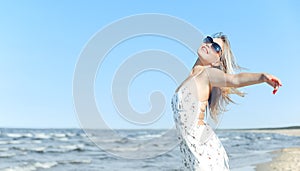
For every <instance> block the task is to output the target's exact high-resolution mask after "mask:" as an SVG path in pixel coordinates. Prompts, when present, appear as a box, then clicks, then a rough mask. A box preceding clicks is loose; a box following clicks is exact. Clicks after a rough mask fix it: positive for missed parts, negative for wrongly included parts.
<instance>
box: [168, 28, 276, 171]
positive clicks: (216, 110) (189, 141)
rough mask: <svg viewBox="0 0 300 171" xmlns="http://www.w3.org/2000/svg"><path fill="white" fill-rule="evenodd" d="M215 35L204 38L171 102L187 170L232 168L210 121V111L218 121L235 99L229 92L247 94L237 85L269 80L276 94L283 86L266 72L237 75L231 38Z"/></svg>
mask: <svg viewBox="0 0 300 171" xmlns="http://www.w3.org/2000/svg"><path fill="white" fill-rule="evenodd" d="M212 37H213V38H212ZM212 37H210V36H207V37H206V38H205V39H204V40H203V43H202V44H201V46H200V47H199V49H198V52H197V53H198V59H197V61H196V63H195V65H194V66H193V69H192V71H191V73H190V75H189V76H188V77H187V78H186V79H185V80H184V81H183V82H182V83H181V85H180V86H179V87H178V88H177V89H176V91H175V94H174V96H173V98H172V102H171V103H172V110H173V112H174V120H175V123H176V130H177V133H178V139H179V142H180V143H179V147H180V151H181V154H182V158H183V164H184V168H185V170H201V171H202V170H204V171H205V170H214V171H223V170H229V165H228V156H227V153H226V151H225V149H224V147H223V145H222V144H221V142H220V140H219V139H218V137H217V136H216V134H215V133H214V131H213V129H212V127H211V126H210V124H208V123H207V113H208V112H209V114H210V117H211V118H212V119H213V120H214V121H215V123H217V122H218V115H219V114H220V113H222V112H224V111H225V110H226V108H225V107H226V105H227V104H229V103H230V102H233V101H232V100H231V98H230V97H229V94H237V95H239V96H243V95H244V94H243V93H242V92H240V91H239V90H238V89H237V88H238V87H243V86H248V85H253V84H258V83H263V82H266V83H268V84H269V85H270V86H272V87H273V88H274V90H273V94H275V93H276V91H277V90H278V88H279V86H281V81H280V80H279V79H278V78H276V77H275V76H273V75H270V74H267V73H240V74H234V71H235V70H236V69H239V66H238V65H237V64H236V62H235V60H234V56H233V53H232V51H231V48H230V43H229V40H228V39H227V37H226V36H225V35H223V34H222V33H217V34H215V35H214V36H212ZM205 118H206V120H205Z"/></svg>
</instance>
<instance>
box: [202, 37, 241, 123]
mask: <svg viewBox="0 0 300 171" xmlns="http://www.w3.org/2000/svg"><path fill="white" fill-rule="evenodd" d="M212 37H213V38H220V39H222V41H223V44H224V45H223V49H222V55H221V58H220V60H221V62H220V66H219V69H221V70H222V71H224V72H225V73H228V74H234V73H235V71H236V70H240V69H241V67H240V66H239V65H238V64H237V63H236V60H235V57H234V55H233V53H232V51H231V47H230V42H229V40H228V38H227V36H226V35H224V34H223V33H222V32H219V33H215V34H213V35H212ZM230 94H237V95H239V96H242V97H243V96H244V95H245V94H244V93H243V92H241V91H239V90H238V89H237V88H234V87H221V88H220V87H214V88H213V89H212V91H211V93H210V97H209V100H208V102H209V110H210V116H211V117H212V118H213V120H214V121H215V122H218V115H219V114H221V113H223V112H225V111H227V109H226V106H227V105H228V104H229V103H234V101H233V100H232V99H231V98H230Z"/></svg>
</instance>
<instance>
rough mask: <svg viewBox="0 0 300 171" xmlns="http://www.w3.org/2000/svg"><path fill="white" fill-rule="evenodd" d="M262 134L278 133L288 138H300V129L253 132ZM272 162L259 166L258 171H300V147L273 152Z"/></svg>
mask: <svg viewBox="0 0 300 171" xmlns="http://www.w3.org/2000/svg"><path fill="white" fill-rule="evenodd" d="M253 132H261V133H278V134H283V135H288V136H300V129H278V130H253ZM272 153H273V154H274V155H275V157H274V158H273V159H272V161H271V162H267V163H261V164H258V165H257V166H256V168H255V170H257V171H298V170H300V147H291V148H284V149H281V150H277V151H273V152H272Z"/></svg>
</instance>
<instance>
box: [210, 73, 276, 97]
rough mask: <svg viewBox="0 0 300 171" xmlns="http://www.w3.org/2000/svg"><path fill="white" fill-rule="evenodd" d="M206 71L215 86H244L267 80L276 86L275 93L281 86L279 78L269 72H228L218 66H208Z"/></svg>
mask: <svg viewBox="0 0 300 171" xmlns="http://www.w3.org/2000/svg"><path fill="white" fill-rule="evenodd" d="M205 71H206V73H207V75H208V79H209V81H210V84H211V86H213V87H244V86H249V85H253V84H259V83H263V82H266V83H268V84H269V85H270V86H272V87H273V88H274V91H273V93H274V94H275V93H276V91H277V90H278V88H279V86H281V81H280V80H279V79H278V78H276V77H275V76H273V75H271V74H267V73H240V74H226V73H224V72H223V71H221V70H219V69H216V68H207V69H206V70H205Z"/></svg>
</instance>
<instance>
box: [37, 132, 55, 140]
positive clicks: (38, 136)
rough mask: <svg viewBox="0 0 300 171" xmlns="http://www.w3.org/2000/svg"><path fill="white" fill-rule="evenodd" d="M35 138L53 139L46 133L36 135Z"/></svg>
mask: <svg viewBox="0 0 300 171" xmlns="http://www.w3.org/2000/svg"><path fill="white" fill-rule="evenodd" d="M34 137H35V138H38V139H49V138H51V136H50V135H47V134H45V133H35V135H34Z"/></svg>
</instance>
